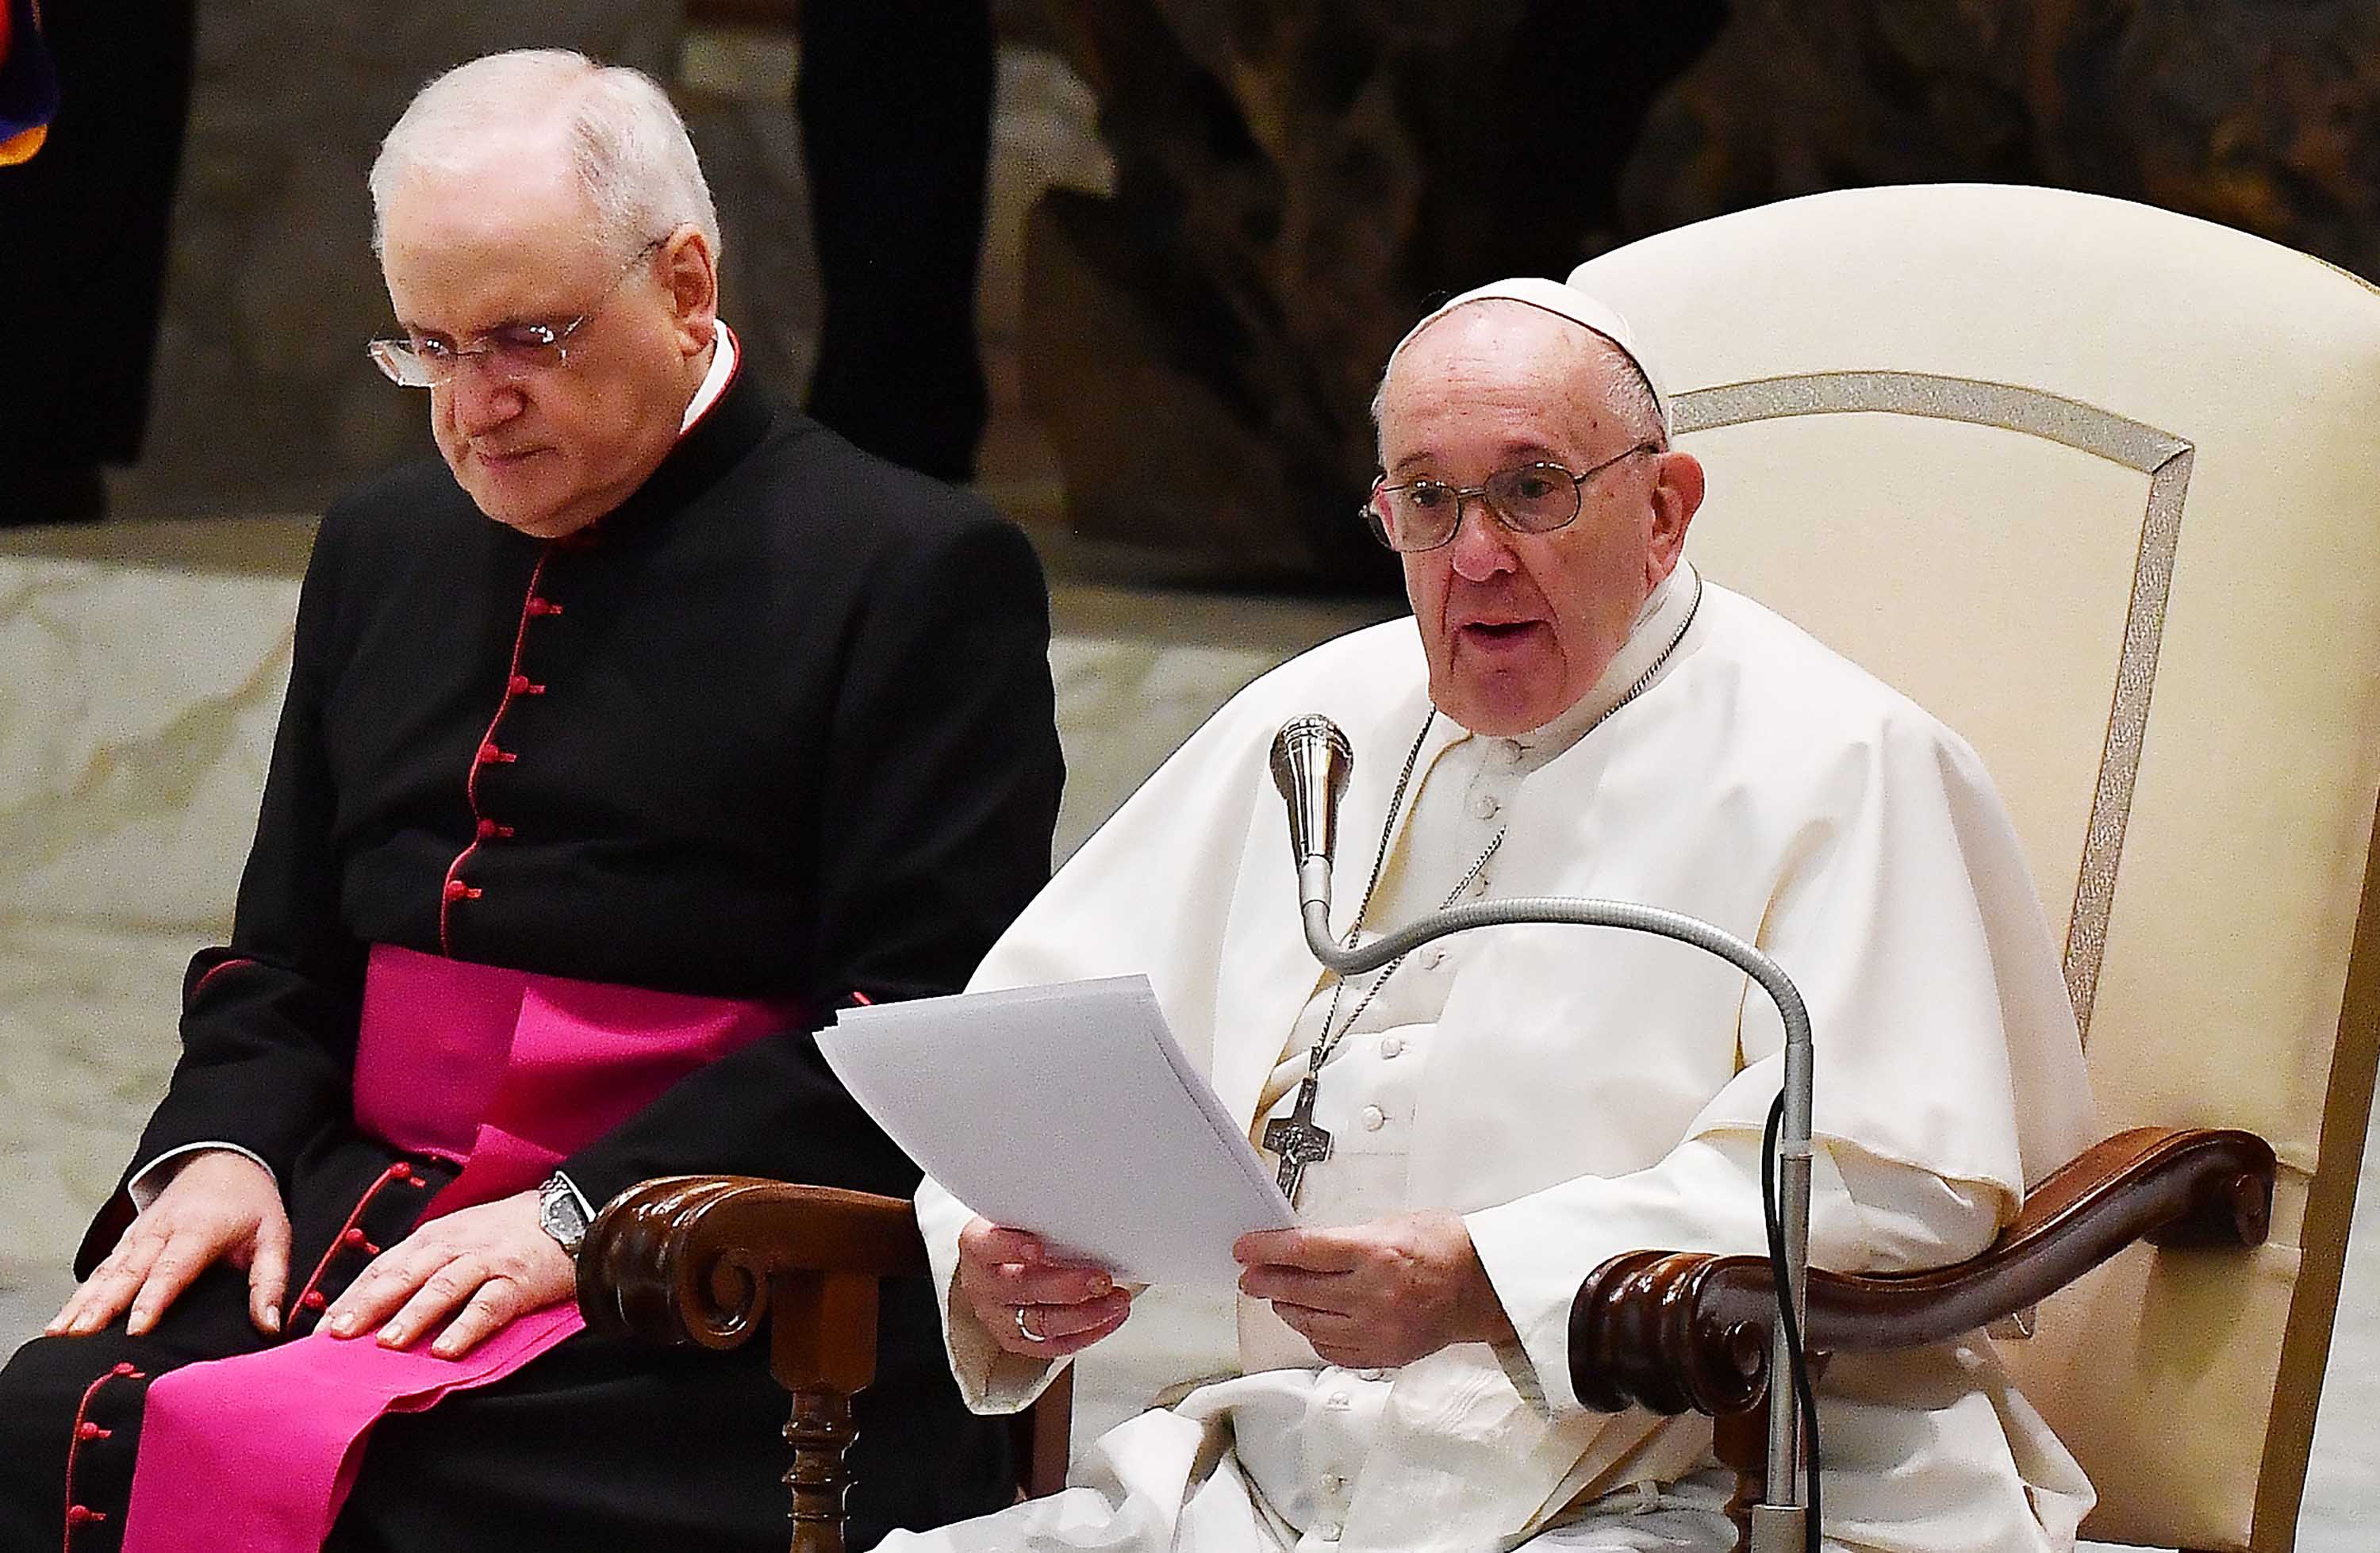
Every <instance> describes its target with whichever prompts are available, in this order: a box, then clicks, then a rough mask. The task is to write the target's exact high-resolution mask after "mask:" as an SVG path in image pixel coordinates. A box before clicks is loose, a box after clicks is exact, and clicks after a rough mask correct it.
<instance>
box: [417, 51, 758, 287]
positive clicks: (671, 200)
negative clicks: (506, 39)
mask: <svg viewBox="0 0 2380 1553" xmlns="http://www.w3.org/2000/svg"><path fill="white" fill-rule="evenodd" d="M557 121H558V123H557ZM546 125H556V126H557V127H559V128H560V129H561V130H562V133H563V143H564V144H565V146H566V147H567V148H568V151H569V154H570V160H571V164H572V166H573V168H574V169H575V170H576V171H577V175H578V181H579V185H580V187H582V188H585V189H586V191H587V198H588V200H589V202H590V203H592V204H593V205H594V207H595V211H596V218H597V222H598V227H597V232H596V234H595V235H596V237H598V239H599V240H600V241H601V244H602V245H603V246H604V247H605V248H607V249H616V250H617V251H618V252H619V253H621V254H622V255H623V256H625V255H626V254H627V253H629V252H631V251H632V250H634V249H637V248H638V247H640V246H642V245H643V244H646V243H649V242H651V241H653V240H654V239H656V238H658V237H666V236H668V235H669V234H670V233H671V232H674V231H675V230H676V229H677V228H678V227H679V226H681V225H686V224H691V225H693V226H695V227H697V228H698V229H699V230H700V231H701V233H702V235H703V237H706V238H708V239H709V240H710V249H711V251H712V252H713V253H714V254H715V253H717V252H718V251H719V212H718V210H717V208H716V207H714V206H713V205H712V204H711V200H710V185H709V184H708V183H706V182H704V181H703V176H702V164H701V163H700V162H699V161H698V160H697V159H696V157H695V154H694V144H693V142H692V141H690V140H687V139H686V121H685V120H684V119H682V118H680V117H679V116H678V112H677V109H676V108H675V107H674V106H673V105H672V104H671V103H670V100H669V94H668V93H667V92H665V91H662V88H661V86H660V84H659V83H658V82H656V81H655V80H654V79H652V78H651V77H650V76H648V75H646V74H645V73H644V72H643V71H641V70H632V69H630V68H628V67H626V66H623V65H610V66H605V65H598V64H596V63H595V62H594V61H593V60H591V59H589V58H588V57H587V56H586V55H583V54H575V53H572V52H571V51H569V50H567V49H516V50H514V51H513V52H511V53H509V54H492V55H488V56H486V57H485V58H483V59H474V60H472V61H471V62H470V63H469V64H468V65H458V66H456V67H455V68H454V69H452V70H449V71H447V72H446V73H445V74H444V75H443V76H440V77H438V78H437V79H435V80H432V81H431V83H430V84H429V85H428V86H425V87H423V88H422V89H421V90H420V91H419V92H418V93H416V94H415V96H414V99H413V102H412V103H410V104H409V105H408V106H407V108H406V110H405V113H404V115H403V116H402V117H400V118H398V120H397V121H396V124H395V127H393V128H391V129H390V130H389V132H388V138H387V139H386V140H383V141H382V142H381V147H380V156H379V158H378V159H377V160H376V161H374V162H373V163H372V170H371V200H372V252H373V253H374V254H375V255H377V254H379V253H380V252H381V251H382V249H383V245H384V243H385V241H386V237H387V233H386V230H385V227H384V225H383V222H384V220H385V218H386V215H387V212H388V202H389V198H390V196H391V195H392V194H393V193H394V192H395V190H396V188H397V187H398V186H399V185H400V184H402V183H404V182H405V181H406V180H407V178H410V177H412V176H416V175H417V174H420V173H425V172H429V173H435V172H455V171H461V170H463V169H466V168H468V167H471V166H474V165H476V164H478V163H479V162H480V160H481V158H482V157H483V156H484V154H485V153H484V152H482V151H481V150H480V141H481V139H482V137H484V136H486V135H487V134H489V133H490V132H491V131H494V130H500V129H516V128H534V127H542V126H546Z"/></svg>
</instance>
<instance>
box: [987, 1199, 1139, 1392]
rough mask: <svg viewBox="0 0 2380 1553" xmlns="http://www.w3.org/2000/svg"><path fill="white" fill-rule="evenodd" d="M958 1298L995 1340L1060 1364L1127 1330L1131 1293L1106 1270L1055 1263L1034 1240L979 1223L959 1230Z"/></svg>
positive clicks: (1022, 1233) (1018, 1351)
mask: <svg viewBox="0 0 2380 1553" xmlns="http://www.w3.org/2000/svg"><path fill="white" fill-rule="evenodd" d="M958 1281H959V1294H960V1296H961V1297H962V1298H964V1299H965V1301H966V1302H967V1307H968V1308H969V1309H970V1310H972V1311H974V1312H975V1318H976V1319H977V1321H979V1322H981V1323H982V1324H983V1329H984V1330H985V1331H987V1332H990V1334H991V1340H992V1341H994V1342H996V1343H998V1344H1000V1346H1001V1347H1002V1348H1003V1349H1005V1350H1006V1351H1008V1352H1009V1353H1016V1354H1021V1355H1023V1356H1024V1357H1026V1358H1028V1359H1062V1358H1064V1357H1065V1356H1066V1355H1067V1354H1069V1353H1080V1352H1081V1351H1082V1350H1084V1349H1086V1348H1088V1347H1089V1346H1090V1345H1091V1344H1093V1343H1095V1342H1097V1341H1099V1339H1101V1338H1103V1337H1105V1336H1107V1335H1108V1334H1109V1333H1110V1332H1112V1331H1114V1330H1115V1329H1117V1328H1118V1327H1121V1326H1123V1320H1124V1317H1125V1316H1130V1315H1131V1314H1132V1295H1131V1294H1130V1293H1129V1292H1126V1291H1124V1290H1122V1289H1119V1288H1117V1287H1116V1286H1115V1280H1113V1279H1111V1278H1110V1277H1109V1276H1108V1275H1107V1272H1106V1270H1105V1269H1103V1268H1094V1267H1087V1266H1085V1265H1084V1264H1082V1263H1079V1262H1062V1261H1058V1260H1055V1259H1054V1258H1052V1257H1051V1256H1050V1255H1049V1253H1048V1252H1047V1251H1045V1250H1044V1249H1043V1247H1042V1244H1041V1242H1040V1241H1039V1240H1038V1239H1037V1238H1036V1237H1034V1236H1032V1235H1029V1234H1026V1232H1025V1231H1022V1230H1003V1229H1001V1228H999V1227H998V1226H996V1225H994V1224H993V1223H992V1222H991V1221H990V1219H975V1220H973V1221H972V1222H970V1223H969V1224H968V1225H967V1227H966V1228H965V1229H964V1230H962V1231H959V1279H958Z"/></svg>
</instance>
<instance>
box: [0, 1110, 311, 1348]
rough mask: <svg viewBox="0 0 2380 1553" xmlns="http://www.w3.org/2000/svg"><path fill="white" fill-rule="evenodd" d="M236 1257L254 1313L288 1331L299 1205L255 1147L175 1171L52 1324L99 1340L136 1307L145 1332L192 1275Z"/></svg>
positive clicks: (216, 1153)
mask: <svg viewBox="0 0 2380 1553" xmlns="http://www.w3.org/2000/svg"><path fill="white" fill-rule="evenodd" d="M226 1259H227V1260H229V1261H230V1263H231V1265H232V1266H234V1267H236V1268H247V1269H248V1315H249V1320H251V1321H253V1322H254V1323H256V1329H257V1330H258V1331H260V1332H263V1333H265V1334H266V1335H267V1336H271V1335H272V1334H273V1333H277V1332H279V1331H280V1330H281V1299H282V1295H283V1294H284V1292H286V1290H287V1288H288V1284H289V1212H288V1210H287V1209H286V1208H285V1207H282V1205H281V1192H280V1189H279V1188H278V1187H276V1186H275V1185H274V1184H273V1173H272V1172H271V1171H267V1170H266V1169H265V1168H264V1167H263V1166H261V1165H260V1164H258V1163H257V1162H256V1161H255V1160H253V1159H249V1157H248V1156H247V1155H245V1154H238V1153H235V1152H233V1151H231V1150H229V1149H211V1150H208V1151H207V1152H205V1153H201V1154H194V1155H192V1156H190V1158H189V1159H188V1162H186V1163H185V1164H183V1165H182V1167H181V1168H180V1169H179V1170H177V1171H175V1172H174V1179H173V1180H172V1181H171V1182H169V1183H166V1186H165V1189H164V1191H162V1192H160V1193H158V1194H157V1195H156V1197H155V1199H154V1200H152V1202H151V1203H150V1205H149V1206H148V1207H145V1208H143V1209H141V1211H140V1217H139V1218H137V1219H133V1221H132V1222H131V1224H130V1225H129V1226H128V1228H127V1229H126V1230H125V1231H124V1236H123V1238H122V1239H121V1240H118V1241H117V1242H116V1243H115V1250H114V1251H112V1252H110V1253H109V1254H108V1257H107V1260H105V1261H103V1262H102V1263H100V1265H99V1266H98V1267H96V1268H92V1269H91V1276H90V1277H89V1278H87V1279H85V1280H83V1282H82V1284H81V1286H80V1287H79V1288H77V1289H76V1290H75V1292H73V1293H72V1294H71V1295H69V1296H67V1303H66V1304H64V1305H63V1306H61V1307H60V1308H59V1310H58V1313H57V1314H56V1315H55V1316H52V1317H50V1324H49V1325H48V1326H46V1327H44V1328H42V1331H43V1332H45V1333H47V1334H48V1335H49V1336H51V1337H89V1336H90V1335H91V1333H93V1332H96V1331H98V1330H99V1329H102V1328H103V1327H105V1326H106V1325H107V1324H108V1323H109V1322H111V1321H113V1320H115V1318H116V1317H117V1316H121V1315H123V1314H124V1313H125V1311H126V1310H128V1309H129V1310H130V1311H131V1313H132V1316H131V1319H130V1320H128V1321H127V1322H126V1323H125V1328H124V1329H125V1330H126V1331H127V1332H128V1333H130V1334H131V1335H132V1336H134V1337H139V1336H140V1335H141V1334H143V1333H144V1332H147V1331H148V1330H149V1329H151V1328H152V1327H154V1326H156V1324H157V1318H158V1317H159V1316H163V1315H164V1314H165V1307H166V1306H167V1305H170V1304H173V1303H174V1301H175V1300H176V1298H178V1297H179V1296H180V1294H181V1292H182V1291H183V1290H185V1289H187V1288H188V1287H189V1286H190V1281H191V1280H193V1279H195V1278H197V1277H198V1276H199V1274H200V1273H202V1272H204V1271H205V1270H206V1269H207V1268H210V1267H212V1266H213V1265H214V1264H215V1263H216V1262H218V1261H222V1260H226Z"/></svg>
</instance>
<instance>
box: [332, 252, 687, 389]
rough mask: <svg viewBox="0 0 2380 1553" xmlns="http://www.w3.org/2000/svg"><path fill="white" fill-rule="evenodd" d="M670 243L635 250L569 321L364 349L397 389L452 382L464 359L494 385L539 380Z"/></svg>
mask: <svg viewBox="0 0 2380 1553" xmlns="http://www.w3.org/2000/svg"><path fill="white" fill-rule="evenodd" d="M668 241H669V239H668V238H666V237H656V238H654V239H653V240H652V241H651V242H650V243H647V244H646V245H645V246H644V247H643V248H640V249H637V253H636V257H634V258H633V259H630V260H629V261H628V262H627V263H626V264H625V265H624V266H622V268H621V270H620V273H618V274H616V275H614V276H613V277H612V284H611V285H607V286H605V287H604V288H603V294H602V295H601V296H600V297H596V298H595V300H594V302H593V303H592V304H591V305H589V307H588V309H587V310H586V311H584V312H582V313H580V314H579V315H578V316H577V318H574V319H572V320H571V321H570V322H567V323H537V322H519V323H507V324H504V325H502V326H501V327H499V328H495V329H492V330H490V331H489V332H488V333H487V334H485V335H484V336H482V337H481V339H480V343H479V344H478V345H476V346H468V347H467V346H457V345H455V343H454V342H453V341H451V340H444V339H441V338H439V337H438V336H436V335H427V336H419V337H416V336H410V335H407V336H399V337H395V338H390V339H380V340H374V341H372V342H371V343H370V345H369V346H365V347H364V348H365V350H366V352H367V353H369V354H370V357H371V358H372V364H373V365H374V366H376V367H378V368H379V369H380V370H381V373H382V375H383V376H384V377H386V378H387V379H388V381H389V382H393V383H395V384H396V385H398V386H399V387H401V388H437V387H440V386H442V385H443V384H445V383H447V382H452V381H453V380H454V377H455V373H456V372H458V371H460V370H462V368H463V364H464V363H465V362H467V361H469V362H476V363H477V364H478V365H479V367H480V370H481V371H484V372H486V373H487V374H488V375H489V376H491V377H492V378H494V379H495V380H496V381H497V382H525V381H527V380H528V379H530V378H534V377H540V376H542V375H543V374H545V373H547V372H551V371H553V370H556V369H557V368H560V367H563V366H565V365H566V364H567V363H568V362H569V360H570V337H571V336H572V335H573V334H577V333H578V331H579V330H580V329H582V328H584V327H585V326H586V325H587V323H588V322H589V320H591V319H592V318H594V316H595V315H596V314H597V313H600V312H601V311H602V310H603V309H605V308H606V307H608V306H609V305H610V304H611V301H612V297H613V295H614V294H616V293H617V292H618V291H619V289H620V287H621V285H623V284H625V282H626V280H627V278H628V277H629V276H630V275H632V274H634V273H636V272H637V265H639V264H641V263H643V262H644V261H646V260H647V259H649V258H650V257H651V256H652V255H653V254H655V253H657V252H659V251H660V250H661V249H662V246H663V245H664V244H666V243H667V242H668Z"/></svg>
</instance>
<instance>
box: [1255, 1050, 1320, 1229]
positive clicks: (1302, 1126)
mask: <svg viewBox="0 0 2380 1553" xmlns="http://www.w3.org/2000/svg"><path fill="white" fill-rule="evenodd" d="M1321 1087H1322V1081H1321V1078H1320V1075H1318V1074H1314V1073H1312V1072H1308V1073H1307V1074H1306V1075H1305V1080H1304V1082H1302V1083H1300V1084H1299V1085H1298V1086H1297V1104H1296V1105H1295V1106H1293V1107H1292V1108H1291V1109H1290V1113H1289V1114H1288V1115H1287V1116H1286V1117H1281V1118H1276V1119H1275V1120H1273V1121H1270V1122H1266V1123H1265V1130H1264V1146H1265V1147H1267V1148H1269V1149H1271V1150H1272V1151H1273V1152H1274V1153H1276V1154H1278V1155H1280V1156H1281V1195H1282V1196H1284V1197H1287V1198H1288V1199H1289V1200H1290V1201H1291V1202H1292V1203H1294V1202H1296V1201H1297V1188H1298V1184H1299V1183H1301V1182H1303V1181H1304V1180H1305V1167H1306V1166H1308V1165H1318V1164H1320V1163H1322V1161H1323V1160H1325V1159H1330V1134H1329V1133H1326V1132H1324V1131H1323V1130H1322V1129H1321V1128H1320V1127H1318V1126H1316V1125H1315V1124H1314V1097H1315V1095H1316V1094H1317V1093H1318V1092H1319V1091H1320V1089H1321Z"/></svg>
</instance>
